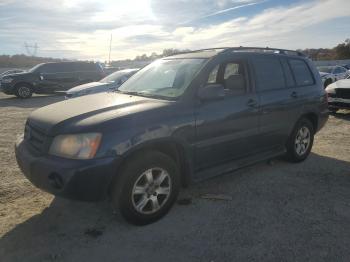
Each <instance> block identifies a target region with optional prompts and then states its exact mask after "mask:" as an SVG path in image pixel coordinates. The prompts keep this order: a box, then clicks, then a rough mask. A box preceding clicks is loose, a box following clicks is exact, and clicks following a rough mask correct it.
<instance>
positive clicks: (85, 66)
mask: <svg viewBox="0 0 350 262" xmlns="http://www.w3.org/2000/svg"><path fill="white" fill-rule="evenodd" d="M75 67H76V71H98V66H97V64H95V63H75Z"/></svg>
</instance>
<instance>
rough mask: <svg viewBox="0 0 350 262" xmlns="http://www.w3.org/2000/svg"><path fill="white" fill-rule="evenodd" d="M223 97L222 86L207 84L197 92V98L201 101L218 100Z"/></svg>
mask: <svg viewBox="0 0 350 262" xmlns="http://www.w3.org/2000/svg"><path fill="white" fill-rule="evenodd" d="M224 96H225V90H224V86H223V85H222V84H208V85H206V86H204V87H201V88H200V89H199V90H198V97H199V99H200V100H202V101H210V100H219V99H223V98H224Z"/></svg>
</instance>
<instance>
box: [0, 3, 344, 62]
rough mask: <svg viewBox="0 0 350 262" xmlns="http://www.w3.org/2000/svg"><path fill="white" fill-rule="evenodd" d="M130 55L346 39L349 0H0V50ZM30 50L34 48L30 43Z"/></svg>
mask: <svg viewBox="0 0 350 262" xmlns="http://www.w3.org/2000/svg"><path fill="white" fill-rule="evenodd" d="M111 35H112V50H111V59H112V60H120V59H127V58H131V59H132V58H135V56H137V55H142V54H144V53H146V54H148V55H150V54H151V53H152V52H156V53H161V52H162V50H163V49H165V48H177V49H201V48H210V47H221V46H263V47H265V46H269V47H276V48H277V47H278V48H288V49H299V48H301V49H304V48H320V47H324V48H326V47H333V46H335V45H337V44H338V43H341V42H343V41H344V40H345V39H346V38H350V0H304V1H300V0H296V1H295V0H212V1H210V0H178V1H171V0H104V1H101V0H54V1H48V0H30V1H23V0H0V54H10V55H13V54H22V53H24V54H26V53H27V51H26V48H25V44H27V45H29V46H33V45H35V44H37V45H38V50H37V56H44V57H57V58H68V59H89V60H95V61H105V60H107V59H108V54H109V44H110V37H111ZM29 52H33V48H29Z"/></svg>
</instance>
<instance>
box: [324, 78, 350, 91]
mask: <svg viewBox="0 0 350 262" xmlns="http://www.w3.org/2000/svg"><path fill="white" fill-rule="evenodd" d="M336 88H345V89H350V79H343V80H339V81H337V82H335V83H333V84H330V85H328V86H327V88H326V91H327V92H330V91H332V90H334V89H336Z"/></svg>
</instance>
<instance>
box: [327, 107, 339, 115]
mask: <svg viewBox="0 0 350 262" xmlns="http://www.w3.org/2000/svg"><path fill="white" fill-rule="evenodd" d="M328 109H329V111H330V112H331V113H333V114H336V113H337V112H338V110H339V109H338V108H328Z"/></svg>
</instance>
